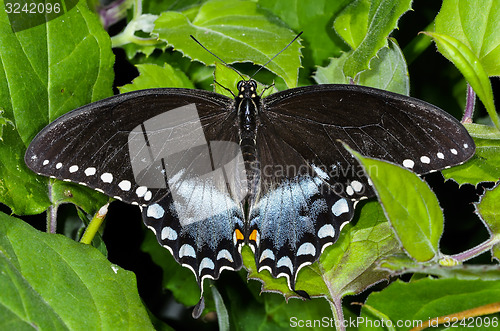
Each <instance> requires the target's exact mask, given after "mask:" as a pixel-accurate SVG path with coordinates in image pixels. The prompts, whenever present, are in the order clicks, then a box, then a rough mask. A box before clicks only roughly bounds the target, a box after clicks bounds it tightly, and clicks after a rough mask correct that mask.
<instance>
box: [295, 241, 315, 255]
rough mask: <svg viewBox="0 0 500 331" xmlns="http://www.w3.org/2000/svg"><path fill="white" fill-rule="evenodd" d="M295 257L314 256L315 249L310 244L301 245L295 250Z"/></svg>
mask: <svg viewBox="0 0 500 331" xmlns="http://www.w3.org/2000/svg"><path fill="white" fill-rule="evenodd" d="M297 255H312V256H315V255H316V247H314V245H313V244H311V243H303V244H302V245H300V247H299V249H298V250H297Z"/></svg>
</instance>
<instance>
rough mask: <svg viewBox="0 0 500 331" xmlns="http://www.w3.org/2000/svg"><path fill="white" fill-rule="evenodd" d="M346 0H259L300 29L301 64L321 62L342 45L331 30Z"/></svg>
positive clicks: (286, 21) (289, 24) (326, 59)
mask: <svg viewBox="0 0 500 331" xmlns="http://www.w3.org/2000/svg"><path fill="white" fill-rule="evenodd" d="M348 2H349V0H341V1H330V0H315V1H300V0H288V1H281V0H259V1H258V4H259V6H260V7H262V8H265V9H268V10H269V11H271V12H273V13H274V14H275V15H277V16H278V17H279V18H280V19H281V20H282V21H283V22H285V23H286V24H288V26H290V27H291V28H292V29H294V30H295V31H304V34H303V35H302V36H301V38H302V39H303V40H304V45H305V47H304V48H303V49H302V52H303V53H304V59H303V61H304V67H305V68H313V67H314V66H317V65H325V64H326V61H328V58H329V57H331V56H334V55H337V56H338V55H339V54H340V51H341V50H345V45H344V44H343V42H342V40H340V39H339V38H338V37H337V36H336V35H335V33H334V32H333V30H332V18H333V17H335V16H336V15H337V14H338V13H339V12H340V11H341V10H342V8H344V7H345V5H346V4H347V3H348Z"/></svg>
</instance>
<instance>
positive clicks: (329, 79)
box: [313, 51, 352, 84]
mask: <svg viewBox="0 0 500 331" xmlns="http://www.w3.org/2000/svg"><path fill="white" fill-rule="evenodd" d="M351 52H352V51H351ZM349 53H350V52H348V53H342V55H341V56H340V57H336V58H332V59H330V63H329V64H328V65H327V66H326V67H318V69H317V70H316V73H315V74H314V76H313V78H314V80H315V81H316V83H318V84H349V83H350V82H349V81H350V79H349V78H348V77H346V76H345V75H344V70H343V68H344V64H345V61H346V60H347V59H348V57H349Z"/></svg>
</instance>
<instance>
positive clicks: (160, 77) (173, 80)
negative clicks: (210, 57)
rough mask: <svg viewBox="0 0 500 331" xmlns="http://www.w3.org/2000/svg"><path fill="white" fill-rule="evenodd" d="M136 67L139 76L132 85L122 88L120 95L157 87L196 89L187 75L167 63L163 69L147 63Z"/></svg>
mask: <svg viewBox="0 0 500 331" xmlns="http://www.w3.org/2000/svg"><path fill="white" fill-rule="evenodd" d="M136 67H137V69H138V70H139V76H138V77H136V78H135V79H134V80H133V81H132V83H131V84H127V85H124V86H122V87H120V88H119V89H120V93H126V92H131V91H137V90H144V89H148V88H156V87H184V88H194V85H193V83H192V82H191V81H190V80H189V78H188V77H187V76H186V74H185V73H183V72H182V71H180V70H176V69H174V68H173V67H172V66H170V65H169V64H167V63H165V64H164V65H163V67H160V66H158V65H156V64H147V63H145V64H137V65H136Z"/></svg>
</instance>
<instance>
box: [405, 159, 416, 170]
mask: <svg viewBox="0 0 500 331" xmlns="http://www.w3.org/2000/svg"><path fill="white" fill-rule="evenodd" d="M414 165H415V162H413V161H412V160H410V159H406V160H404V161H403V166H405V167H406V168H409V169H411V168H413V166H414Z"/></svg>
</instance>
